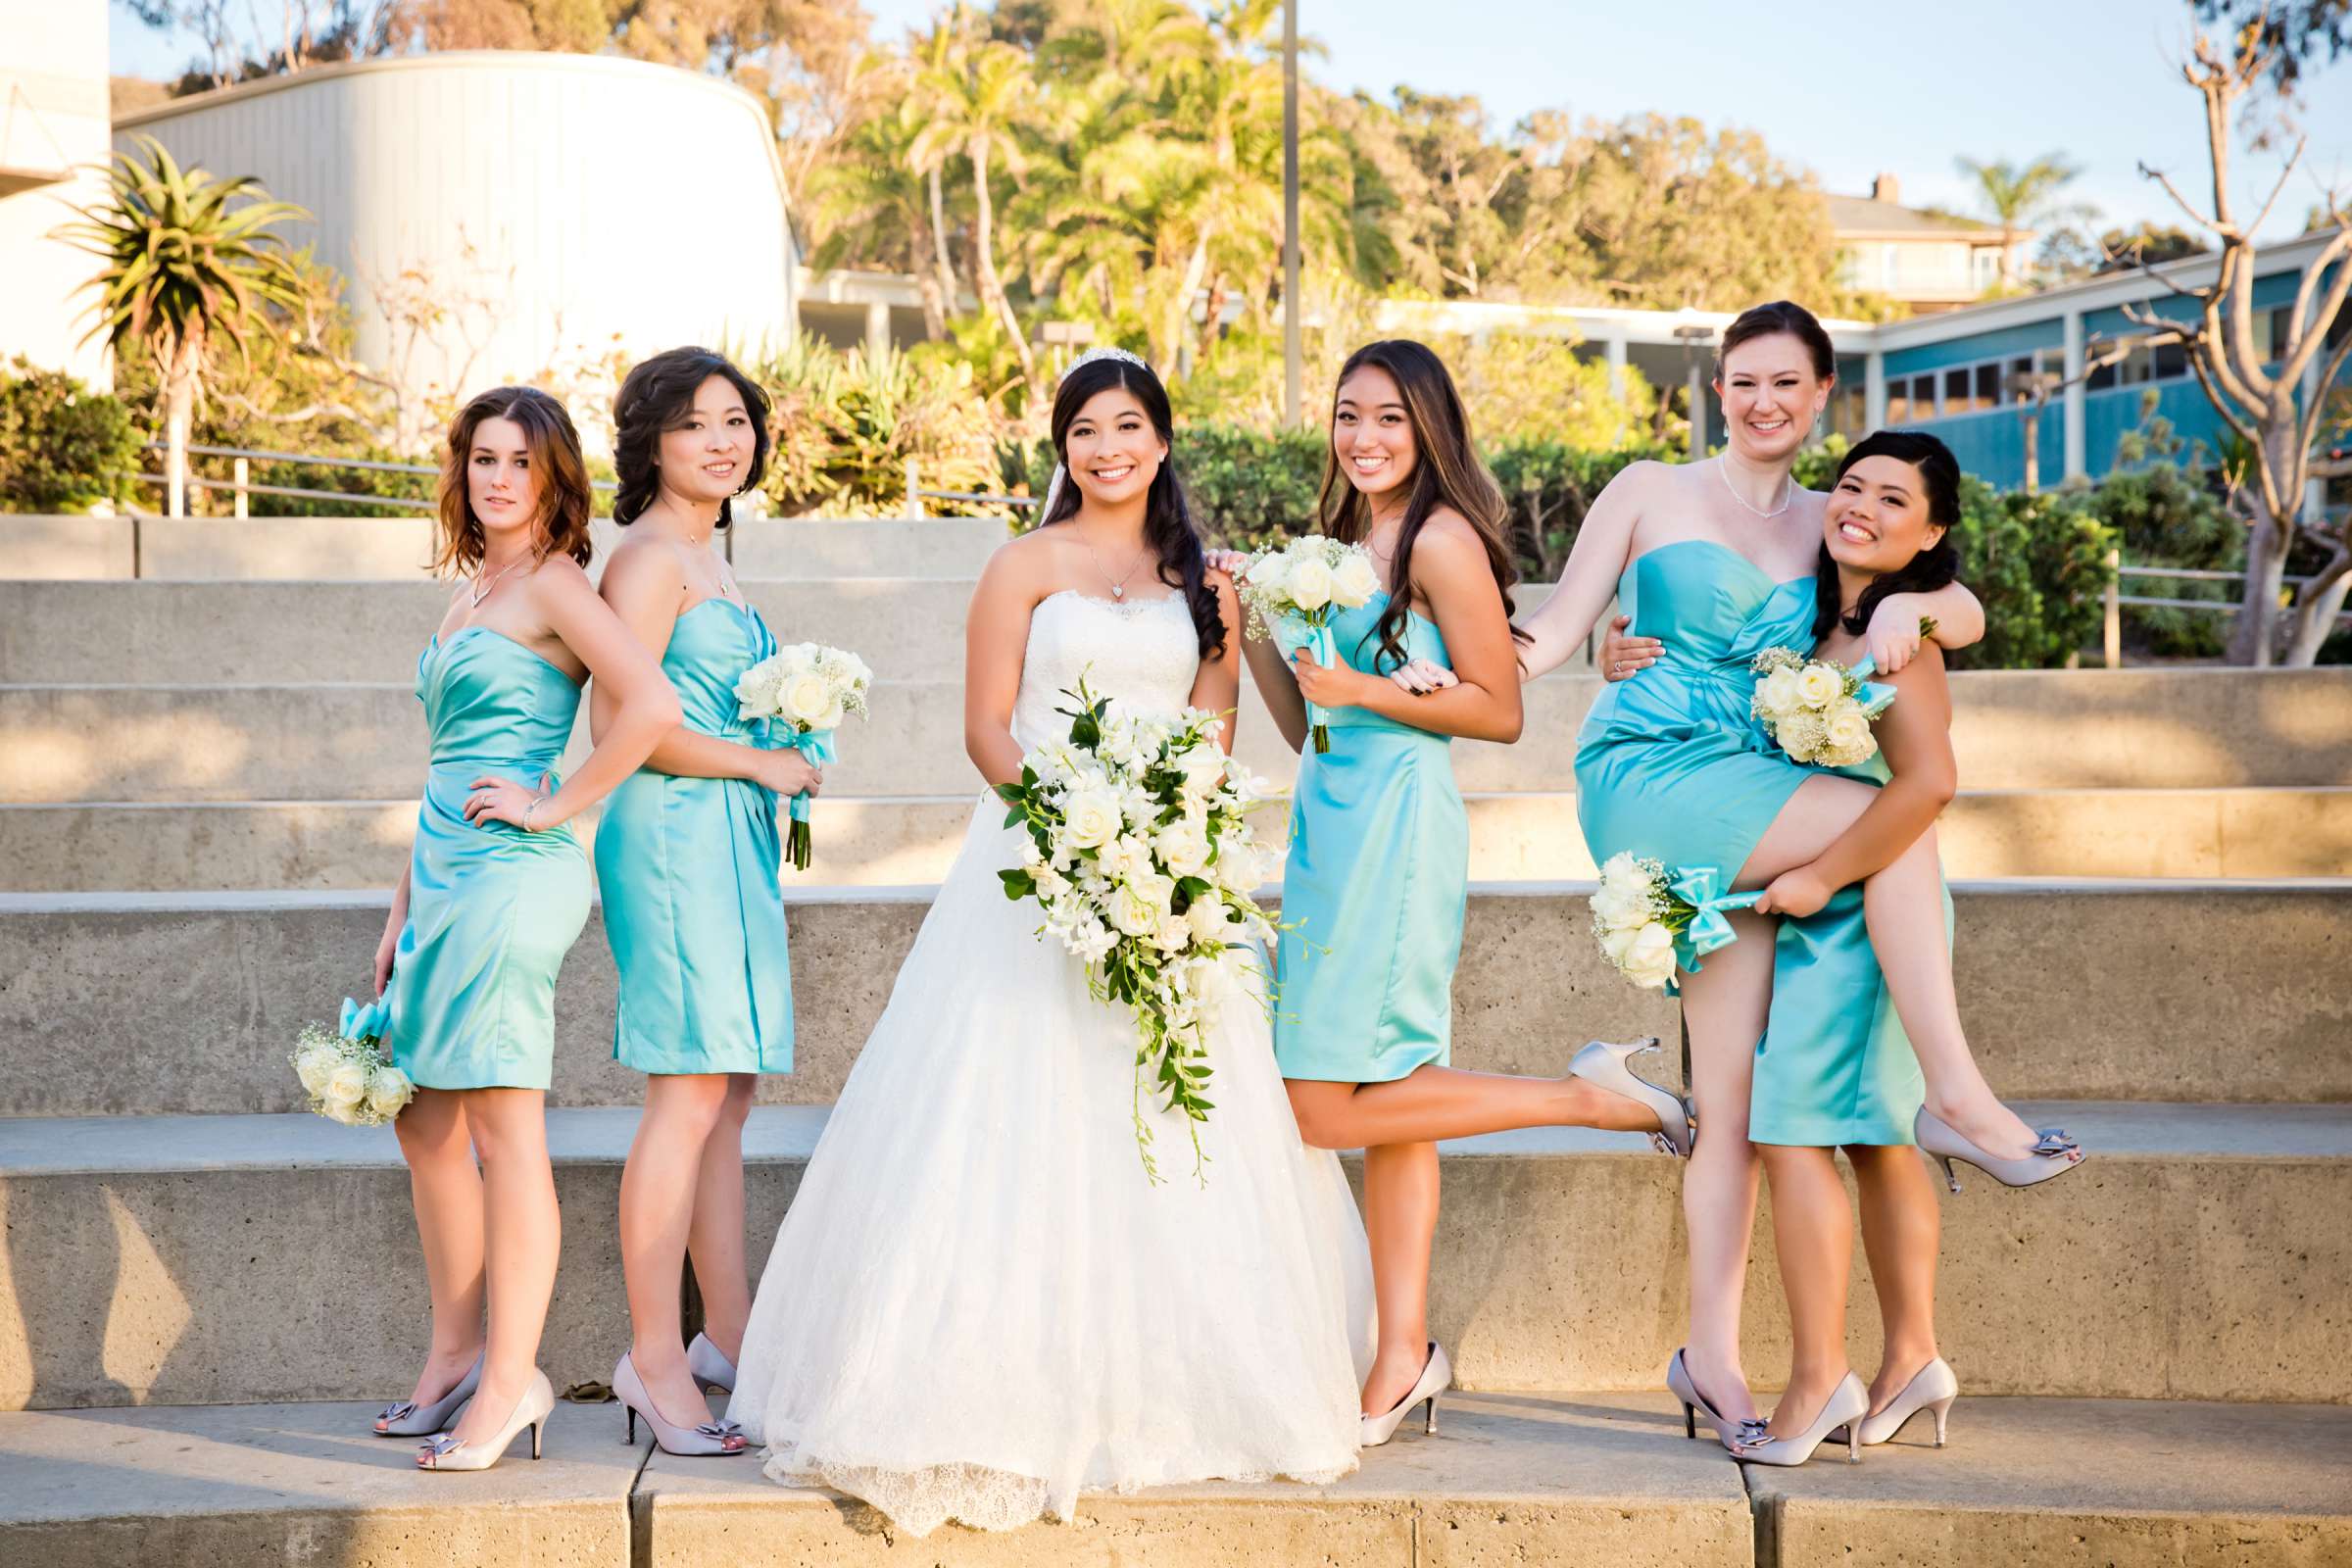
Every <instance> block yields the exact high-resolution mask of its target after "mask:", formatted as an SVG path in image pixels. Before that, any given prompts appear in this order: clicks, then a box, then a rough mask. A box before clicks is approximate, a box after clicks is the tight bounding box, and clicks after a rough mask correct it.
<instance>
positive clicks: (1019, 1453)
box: [727, 349, 1372, 1536]
mask: <svg viewBox="0 0 2352 1568" xmlns="http://www.w3.org/2000/svg"><path fill="white" fill-rule="evenodd" d="M1053 436H1054V450H1055V452H1056V454H1057V455H1058V456H1059V458H1060V459H1061V463H1062V465H1063V467H1064V469H1065V470H1066V472H1067V474H1068V476H1069V482H1068V483H1067V484H1060V483H1057V484H1056V485H1055V487H1054V490H1053V491H1052V492H1051V493H1050V494H1049V495H1048V498H1047V502H1046V506H1045V509H1044V518H1043V521H1042V522H1041V524H1040V525H1039V526H1038V527H1037V529H1035V530H1034V531H1033V532H1031V533H1028V534H1026V535H1024V536H1023V537H1021V538H1019V539H1017V540H1015V541H1013V542H1012V543H1010V544H1008V545H1006V546H1005V548H1004V549H1002V550H1000V551H999V552H998V553H997V555H996V556H995V557H994V558H993V559H992V560H991V561H990V562H989V564H988V567H987V569H986V570H985V571H984V572H983V573H982V575H981V578H980V583H979V587H978V589H977V591H976V592H975V593H974V595H973V598H972V607H971V614H970V621H969V625H968V627H967V630H966V634H965V635H966V656H965V657H966V668H965V672H964V744H965V746H966V748H967V749H968V751H969V752H970V754H971V758H972V760H973V761H974V762H975V763H976V764H978V766H979V769H980V772H981V774H982V775H983V776H984V777H985V778H986V779H987V780H988V782H989V783H990V784H992V785H994V784H998V783H1002V782H1008V781H1012V780H1016V779H1017V778H1018V777H1019V776H1020V771H1021V757H1022V754H1023V752H1024V751H1026V750H1027V749H1029V748H1031V747H1034V746H1036V745H1038V744H1039V743H1040V742H1042V741H1046V740H1050V739H1061V738H1063V737H1065V736H1066V735H1067V734H1068V720H1067V719H1066V718H1064V717H1063V716H1062V715H1060V714H1058V713H1056V712H1055V711H1054V710H1055V709H1056V708H1058V707H1065V706H1067V702H1068V700H1067V699H1066V698H1064V697H1063V696H1062V695H1061V693H1062V691H1063V690H1064V688H1066V687H1069V686H1072V685H1074V684H1075V683H1076V682H1077V679H1078V677H1079V675H1080V674H1081V673H1083V674H1084V675H1085V676H1086V678H1087V680H1088V683H1089V684H1090V686H1091V687H1092V688H1093V689H1094V690H1095V692H1096V693H1098V694H1100V695H1103V696H1108V697H1113V698H1116V699H1118V700H1119V701H1121V702H1123V703H1125V704H1128V705H1130V706H1132V707H1135V708H1138V709H1144V710H1148V711H1175V710H1177V709H1180V708H1183V707H1185V706H1187V705H1188V704H1189V705H1191V706H1195V707H1199V708H1205V709H1209V710H1212V711H1219V712H1223V711H1228V710H1230V709H1232V708H1233V707H1234V704H1235V699H1236V696H1237V693H1238V691H1239V685H1240V660H1239V659H1238V657H1237V656H1236V647H1237V645H1238V643H1239V639H1240V632H1241V613H1240V611H1239V610H1238V608H1237V607H1236V604H1235V599H1234V592H1233V586H1232V583H1231V582H1230V580H1229V579H1227V578H1226V577H1224V576H1223V575H1222V574H1213V575H1212V574H1210V573H1208V572H1207V571H1206V570H1205V567H1204V564H1203V561H1202V554H1201V541H1200V538H1199V536H1198V535H1197V534H1196V533H1195V532H1194V529H1193V525H1192V520H1191V517H1190V515H1188V513H1187V511H1186V509H1185V503H1184V497H1183V492H1182V490H1181V488H1180V487H1179V486H1178V484H1177V480H1176V474H1175V470H1174V468H1173V467H1172V466H1171V464H1170V461H1169V442H1170V439H1171V419H1170V414H1169V409H1168V397H1167V393H1166V391H1165V389H1164V388H1162V387H1161V385H1160V383H1159V379H1158V377H1156V376H1154V375H1153V374H1152V371H1151V369H1150V368H1148V367H1146V366H1145V364H1144V362H1143V361H1141V360H1139V359H1137V358H1136V357H1135V356H1133V355H1131V354H1127V353H1125V352H1124V351H1122V350H1115V349H1112V350H1099V351H1097V352H1095V353H1093V354H1089V355H1087V356H1086V357H1085V358H1083V359H1081V360H1080V361H1079V362H1078V363H1077V364H1076V365H1075V366H1073V367H1072V368H1071V370H1070V372H1069V374H1068V375H1067V376H1066V377H1064V379H1063V380H1062V383H1061V386H1060V389H1059V391H1058V393H1057V394H1056V396H1055V398H1054V417H1053ZM1232 739H1233V737H1232V726H1231V725H1230V724H1228V725H1227V728H1226V733H1225V736H1224V742H1225V745H1226V747H1227V749H1228V750H1230V749H1231V746H1232ZM1004 815H1005V809H1004V807H1003V806H1002V805H1001V804H1000V803H998V802H997V801H996V800H995V798H994V797H993V796H992V797H989V798H986V799H984V800H982V801H981V803H980V805H979V807H978V808H977V809H975V811H974V812H973V815H972V823H971V827H970V829H969V830H968V831H967V833H966V835H965V838H964V845H963V850H962V853H961V854H960V855H958V856H957V857H956V864H955V866H954V868H953V869H951V870H950V871H949V873H948V876H947V880H946V881H945V883H943V884H942V885H941V887H940V890H939V897H938V900H937V902H936V903H935V904H934V905H933V906H932V908H931V913H930V915H929V917H928V918H926V919H925V920H924V922H923V928H922V931H921V933H920V934H919V935H918V936H917V937H916V939H915V943H914V948H913V951H912V952H910V953H909V954H908V955H907V962H906V965H905V967H903V968H902V969H901V970H900V971H899V977H898V982H897V985H896V987H895V989H894V990H893V992H892V995H891V1000H890V1005H889V1006H888V1007H887V1008H886V1009H885V1010H884V1012H883V1014H882V1018H881V1021H880V1022H879V1023H877V1024H876V1025H875V1026H874V1032H873V1036H872V1038H871V1039H869V1040H868V1041H867V1042H866V1046H865V1050H864V1052H863V1054H861V1055H860V1056H859V1057H858V1065H857V1067H856V1069H855V1070H854V1071H853V1072H852V1073H851V1074H850V1078H849V1082H848V1084H847V1085H846V1086H845V1087H844V1088H843V1090H842V1095H841V1101H840V1103H839V1104H838V1105H837V1106H836V1107H835V1108H834V1111H833V1114H832V1117H831V1119H830V1120H829V1122H828V1123H827V1125H826V1128H825V1132H824V1136H823V1138H822V1139H820V1140H819V1142H818V1144H817V1147H816V1152H815V1155H814V1157H813V1158H812V1159H811V1160H810V1161H809V1170H808V1173H807V1175H806V1176H805V1177H804V1178H803V1179H802V1182H801V1186H800V1191H799V1194H798V1196H797V1197H796V1198H795V1199H794V1201H793V1204H792V1209H791V1212H790V1213H789V1214H787V1215H786V1217H785V1220H784V1224H783V1227H782V1229H781V1230H780V1231H779V1232H778V1233H777V1236H776V1245H775V1250H774V1251H773V1253H771V1254H770V1256H769V1258H768V1262H767V1270H766V1273H765V1274H764V1276H763V1277H762V1278H761V1280H760V1293H759V1299H758V1300H757V1302H756V1303H755V1304H754V1306H753V1309H752V1318H751V1326H750V1328H749V1330H748V1331H747V1333H746V1335H745V1338H744V1345H743V1355H742V1358H741V1365H740V1369H739V1373H738V1377H737V1381H736V1385H735V1394H734V1400H733V1402H732V1404H731V1405H730V1406H729V1407H728V1412H727V1413H728V1416H729V1418H730V1419H731V1420H733V1421H736V1422H739V1423H741V1425H742V1426H743V1428H744V1429H745V1431H746V1432H747V1433H748V1434H750V1435H751V1436H752V1437H753V1438H754V1439H755V1440H757V1441H759V1442H761V1443H763V1444H764V1445H765V1448H764V1452H763V1457H764V1459H765V1463H766V1472H767V1474H768V1475H769V1476H770V1477H772V1478H773V1479H775V1480H778V1481H782V1482H786V1483H789V1484H820V1485H824V1486H829V1487H833V1488H835V1489H837V1490H839V1491H842V1492H846V1493H849V1494H852V1495H856V1496H858V1497H861V1498H863V1499H865V1500H866V1501H867V1502H870V1503H872V1504H873V1505H874V1506H875V1507H877V1508H879V1509H881V1510H882V1511H883V1512H884V1513H886V1514H888V1515H889V1516H890V1517H891V1519H892V1520H893V1521H894V1522H895V1523H896V1524H897V1525H898V1526H899V1527H900V1528H901V1529H903V1530H906V1531H907V1533H909V1534H911V1535H916V1536H920V1535H924V1534H927V1533H929V1532H930V1531H932V1530H934V1529H936V1528H937V1527H938V1526H940V1525H941V1524H943V1523H946V1522H947V1521H949V1520H958V1521H961V1522H962V1523H964V1524H967V1525H974V1526H978V1527H980V1528H983V1529H989V1530H1005V1529H1010V1528H1012V1527H1014V1526H1016V1525H1020V1524H1024V1523H1027V1522H1028V1521H1030V1520H1034V1519H1037V1518H1039V1517H1041V1516H1049V1515H1050V1516H1052V1517H1054V1518H1057V1519H1067V1518H1068V1517H1069V1516H1070V1514H1071V1511H1072V1506H1073V1504H1074V1502H1075V1500H1076V1498H1077V1495H1078V1494H1079V1493H1080V1492H1081V1491H1120V1492H1127V1491H1133V1490H1136V1489H1138V1488H1142V1487H1150V1486H1160V1485H1166V1484H1169V1483H1175V1482H1187V1481H1200V1480H1206V1479H1210V1478H1222V1479H1231V1480H1264V1479H1268V1478H1271V1477H1276V1476H1287V1477H1291V1478H1293V1479H1296V1480H1299V1481H1314V1482H1321V1481H1330V1480H1334V1479H1337V1478H1338V1477H1340V1476H1342V1475H1344V1474H1346V1473H1347V1472H1348V1471H1350V1470H1352V1469H1354V1468H1355V1463H1356V1433H1357V1420H1356V1403H1357V1397H1356V1389H1357V1384H1358V1381H1359V1378H1360V1377H1361V1375H1362V1373H1363V1372H1364V1371H1365V1370H1366V1368H1367V1367H1368V1365H1369V1363H1370V1357H1371V1343H1372V1336H1371V1307H1370V1264H1369V1260H1368V1257H1367V1254H1366V1250H1365V1243H1364V1232H1363V1227H1362V1224H1361V1222H1360V1221H1359V1220H1358V1218H1357V1216H1356V1212H1355V1207H1354V1204H1353V1202H1352V1201H1351V1200H1350V1198H1349V1196H1348V1187H1347V1182H1346V1179H1345V1177H1344V1176H1343V1175H1342V1174H1341V1170H1340V1165H1339V1161H1338V1159H1337V1157H1336V1156H1335V1155H1333V1154H1331V1153H1330V1152H1325V1151H1318V1150H1310V1149H1308V1148H1306V1147H1304V1146H1303V1145H1302V1144H1301V1143H1300V1142H1299V1133H1298V1128H1297V1125H1296V1123H1295V1122H1294V1120H1293V1118H1292V1115H1291V1108H1290V1103H1289V1101H1288V1099H1287V1098H1286V1097H1285V1095H1284V1092H1283V1084H1282V1078H1281V1075H1280V1073H1279V1071H1278V1070H1277V1068H1276V1067H1275V1064H1274V1057H1273V1051H1272V1044H1271V1039H1270V1034H1269V1029H1268V1024H1267V1019H1266V1016H1265V1012H1264V1009H1263V1007H1262V1005H1260V1004H1259V1003H1258V1001H1257V1000H1256V997H1255V988H1254V986H1253V985H1251V986H1247V987H1246V986H1241V985H1237V986H1234V987H1229V988H1227V989H1228V991H1229V992H1230V993H1231V994H1232V995H1233V996H1234V998H1235V1000H1234V1001H1233V1002H1232V1003H1231V1004H1230V1005H1227V1006H1226V1008H1225V1010H1224V1013H1223V1016H1222V1017H1221V1018H1220V1019H1219V1021H1218V1022H1217V1024H1216V1026H1215V1028H1214V1029H1213V1031H1212V1034H1211V1038H1210V1042H1209V1054H1210V1058H1211V1065H1212V1073H1213V1076H1212V1079H1211V1083H1212V1086H1213V1098H1214V1100H1215V1102H1216V1104H1215V1109H1214V1110H1213V1111H1212V1112H1211V1113H1210V1118H1209V1120H1208V1122H1207V1124H1206V1125H1205V1127H1203V1128H1202V1129H1201V1141H1202V1146H1203V1149H1204V1151H1205V1152H1206V1153H1207V1154H1208V1156H1209V1158H1208V1161H1207V1163H1206V1166H1205V1171H1206V1175H1205V1180H1204V1181H1203V1182H1196V1181H1194V1180H1193V1179H1192V1178H1191V1173H1190V1171H1189V1170H1187V1171H1185V1172H1184V1173H1182V1174H1177V1175H1175V1176H1174V1179H1173V1180H1171V1181H1169V1182H1168V1183H1167V1184H1166V1185H1163V1186H1153V1185H1152V1184H1151V1183H1150V1182H1149V1180H1148V1179H1147V1178H1146V1176H1145V1174H1144V1169H1143V1164H1142V1161H1141V1160H1140V1159H1139V1157H1138V1154H1137V1151H1136V1130H1135V1126H1134V1122H1133V1120H1132V1118H1131V1114H1130V1097H1131V1075H1132V1072H1133V1067H1134V1058H1135V1048H1136V1037H1135V1026H1134V1022H1133V1019H1132V1015H1131V1014H1130V1013H1129V1012H1128V1010H1127V1009H1126V1007H1125V1006H1123V1005H1111V1004H1104V1003H1099V1002H1096V1001H1095V1000H1093V999H1092V998H1091V997H1090V995H1089V994H1088V990H1087V984H1086V977H1085V973H1084V971H1083V969H1082V968H1081V967H1080V966H1079V963H1078V961H1077V960H1076V959H1075V958H1073V957H1071V956H1068V955H1067V954H1066V953H1064V952H1063V951H1062V949H1061V948H1060V947H1059V945H1058V944H1056V943H1053V942H1051V941H1045V940H1041V939H1040V938H1039V937H1038V935H1037V930H1038V926H1039V920H1040V917H1039V911H1038V909H1037V907H1035V906H1034V905H1033V904H1029V903H1025V902H1024V903H1021V904H1014V903H1012V902H1010V901H1008V900H1007V899H1006V897H1005V890H1004V886H1003V884H1002V883H1001V882H1000V881H999V880H998V876H997V873H998V872H999V871H1000V870H1002V869H1005V868H1008V867H1010V866H1013V865H1016V864H1018V863H1019V860H1020V846H1021V843H1022V842H1023V840H1022V835H1021V834H1020V833H1019V832H1018V831H1017V830H1010V829H1006V828H1005V827H1004V826H1002V823H1003V820H1004ZM1228 961H1229V962H1231V963H1233V964H1234V965H1236V968H1237V970H1239V969H1240V968H1242V967H1243V966H1244V963H1245V960H1244V958H1243V957H1242V956H1239V955H1229V956H1228ZM1161 1121H1162V1123H1163V1125H1161V1126H1160V1127H1159V1128H1157V1129H1156V1131H1157V1133H1158V1136H1159V1140H1160V1146H1161V1147H1162V1148H1166V1147H1170V1145H1169V1144H1168V1142H1167V1141H1168V1140H1169V1139H1171V1138H1173V1139H1175V1140H1177V1143H1176V1145H1175V1147H1185V1144H1186V1141H1187V1139H1188V1137H1189V1135H1188V1133H1187V1132H1186V1131H1185V1129H1184V1127H1183V1125H1182V1123H1181V1122H1180V1121H1178V1120H1177V1119H1175V1118H1170V1117H1165V1116H1163V1117H1162V1118H1161Z"/></svg>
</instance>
